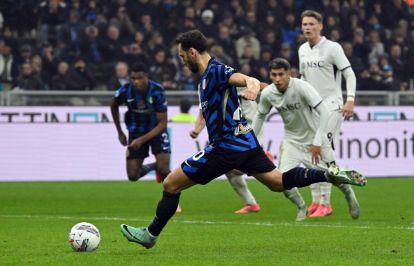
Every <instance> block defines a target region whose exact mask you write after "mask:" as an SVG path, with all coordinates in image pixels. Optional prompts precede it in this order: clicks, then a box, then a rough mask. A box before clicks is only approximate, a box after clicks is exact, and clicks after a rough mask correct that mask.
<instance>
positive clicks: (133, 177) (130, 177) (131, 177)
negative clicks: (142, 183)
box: [128, 175, 139, 182]
mask: <svg viewBox="0 0 414 266" xmlns="http://www.w3.org/2000/svg"><path fill="white" fill-rule="evenodd" d="M138 179H139V177H138V176H136V175H128V180H129V181H131V182H135V181H137V180H138Z"/></svg>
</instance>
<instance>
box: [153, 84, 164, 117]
mask: <svg viewBox="0 0 414 266" xmlns="http://www.w3.org/2000/svg"><path fill="white" fill-rule="evenodd" d="M154 105H155V108H154V109H155V112H157V113H164V112H167V97H165V91H164V90H163V89H161V88H160V89H158V90H157V91H156V93H154Z"/></svg>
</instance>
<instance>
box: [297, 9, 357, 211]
mask: <svg viewBox="0 0 414 266" xmlns="http://www.w3.org/2000/svg"><path fill="white" fill-rule="evenodd" d="M301 17H302V31H303V34H304V35H305V38H306V39H307V42H306V43H304V44H302V45H301V46H300V48H299V72H300V74H301V77H302V79H303V80H306V81H308V82H309V83H310V84H312V85H313V86H314V87H315V88H316V90H317V91H318V92H319V94H320V95H321V96H322V98H323V100H324V103H325V105H326V106H327V108H328V110H329V112H330V117H329V123H328V136H329V137H330V140H331V143H332V147H333V148H334V149H335V146H336V145H335V144H336V143H337V142H338V141H339V133H340V129H341V124H342V116H343V117H345V119H348V118H350V117H352V115H353V109H354V99H355V89H356V77H355V74H354V72H353V70H352V68H351V64H350V63H349V61H348V59H347V58H346V56H345V53H344V50H343V49H342V47H341V46H340V44H338V43H336V42H332V41H330V40H328V39H326V38H325V37H323V36H321V31H322V28H323V25H322V15H321V14H319V13H318V12H316V11H313V10H306V11H304V12H303V13H302V16H301ZM342 75H343V76H344V77H345V80H346V91H347V99H346V103H345V105H344V104H343V99H342V90H341V77H342ZM331 188H332V185H331V184H329V183H319V184H313V185H311V191H312V204H311V205H310V206H309V208H308V215H309V216H310V217H322V216H327V215H330V214H331V213H332V207H331V204H330V197H331ZM354 218H355V217H354Z"/></svg>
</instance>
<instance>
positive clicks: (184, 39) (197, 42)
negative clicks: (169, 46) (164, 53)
mask: <svg viewBox="0 0 414 266" xmlns="http://www.w3.org/2000/svg"><path fill="white" fill-rule="evenodd" d="M175 42H176V43H177V44H181V48H182V49H183V50H184V51H188V49H190V48H194V49H196V50H197V51H198V52H199V53H202V52H205V51H206V50H207V38H206V37H205V36H204V35H203V34H202V33H201V32H200V31H199V30H190V31H186V32H184V33H182V34H180V35H179V36H178V37H177V39H176V40H175Z"/></svg>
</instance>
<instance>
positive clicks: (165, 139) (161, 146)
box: [126, 131, 171, 160]
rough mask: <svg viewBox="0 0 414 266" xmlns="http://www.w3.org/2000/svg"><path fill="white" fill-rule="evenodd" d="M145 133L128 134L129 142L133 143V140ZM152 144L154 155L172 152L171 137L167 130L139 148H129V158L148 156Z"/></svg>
mask: <svg viewBox="0 0 414 266" xmlns="http://www.w3.org/2000/svg"><path fill="white" fill-rule="evenodd" d="M142 135H144V134H133V133H130V134H129V136H128V144H131V142H132V141H133V140H134V139H137V138H139V137H141V136H142ZM150 146H151V152H152V154H154V155H157V154H159V153H171V145H170V137H169V135H168V132H167V131H165V132H163V133H161V134H160V135H158V136H156V137H154V138H153V139H151V140H150V141H148V142H147V143H145V144H144V145H142V146H141V147H140V148H139V149H131V148H128V149H127V155H126V157H127V160H133V159H138V158H140V159H142V158H147V157H148V156H149V148H150Z"/></svg>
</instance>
